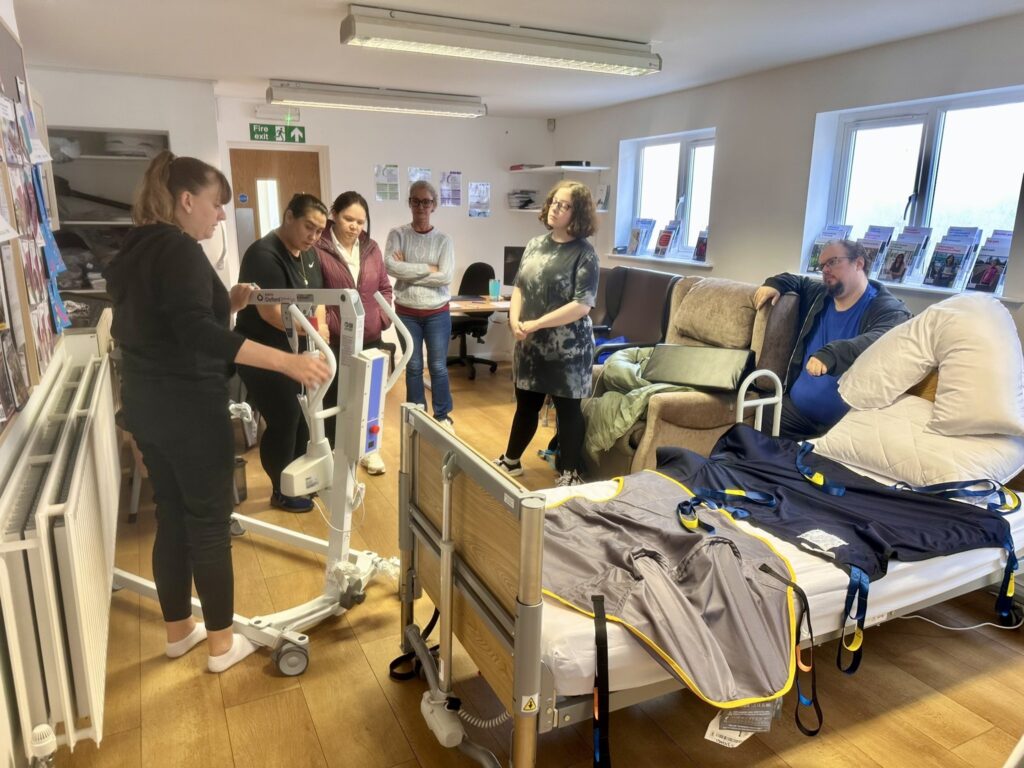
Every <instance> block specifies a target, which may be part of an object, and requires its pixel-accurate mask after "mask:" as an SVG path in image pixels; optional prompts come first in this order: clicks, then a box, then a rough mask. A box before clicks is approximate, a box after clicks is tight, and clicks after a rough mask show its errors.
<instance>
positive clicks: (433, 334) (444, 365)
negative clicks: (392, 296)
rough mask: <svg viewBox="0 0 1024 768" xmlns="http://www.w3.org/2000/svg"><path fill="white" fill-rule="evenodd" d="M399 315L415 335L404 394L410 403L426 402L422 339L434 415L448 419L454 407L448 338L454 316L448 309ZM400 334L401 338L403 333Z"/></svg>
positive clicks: (407, 368)
mask: <svg viewBox="0 0 1024 768" xmlns="http://www.w3.org/2000/svg"><path fill="white" fill-rule="evenodd" d="M399 317H401V318H402V322H403V323H405V327H406V328H408V329H409V334H410V335H411V336H412V357H410V358H409V364H408V365H407V366H406V367H405V390H406V391H405V398H406V400H408V401H409V402H410V403H417V404H419V405H423V406H426V404H427V398H426V394H425V392H424V387H423V343H424V342H426V344H427V366H428V368H429V369H430V394H431V398H430V399H431V402H432V404H433V406H434V418H435V419H437V420H438V421H440V420H441V419H445V418H447V417H448V414H449V413H451V410H452V390H451V386H450V385H449V383H448V340H449V339H450V338H451V336H452V316H451V314H449V313H448V312H447V311H445V312H438V313H437V314H436V315H428V316H427V317H411V316H409V315H402V314H400V315H399ZM398 338H399V340H401V339H402V337H401V335H399V337H398ZM403 347H404V342H403Z"/></svg>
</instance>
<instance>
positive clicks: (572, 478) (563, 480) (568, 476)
mask: <svg viewBox="0 0 1024 768" xmlns="http://www.w3.org/2000/svg"><path fill="white" fill-rule="evenodd" d="M584 482H585V481H584V479H583V478H582V477H580V475H579V473H578V472H576V471H575V470H573V471H569V470H566V471H565V472H563V473H562V474H561V475H559V477H558V482H556V483H555V487H556V488H568V487H569V486H572V485H583V483H584Z"/></svg>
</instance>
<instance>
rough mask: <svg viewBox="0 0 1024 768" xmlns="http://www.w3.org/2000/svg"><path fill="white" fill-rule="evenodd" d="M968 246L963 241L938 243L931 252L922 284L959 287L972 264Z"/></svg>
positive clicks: (968, 273)
mask: <svg viewBox="0 0 1024 768" xmlns="http://www.w3.org/2000/svg"><path fill="white" fill-rule="evenodd" d="M973 262H974V260H973V258H971V257H970V246H968V245H965V244H963V243H939V244H938V245H936V246H935V250H934V251H933V252H932V258H931V261H930V262H929V263H928V269H927V270H925V273H924V284H925V285H930V286H932V287H935V288H960V287H961V286H962V285H963V283H964V282H965V281H966V279H967V276H968V275H970V270H971V267H972V266H973Z"/></svg>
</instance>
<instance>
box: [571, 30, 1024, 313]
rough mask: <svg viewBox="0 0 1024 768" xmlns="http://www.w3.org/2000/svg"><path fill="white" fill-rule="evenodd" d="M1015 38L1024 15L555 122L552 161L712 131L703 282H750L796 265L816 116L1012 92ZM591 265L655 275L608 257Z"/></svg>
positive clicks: (605, 155) (1017, 77) (1023, 59)
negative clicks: (647, 139)
mask: <svg viewBox="0 0 1024 768" xmlns="http://www.w3.org/2000/svg"><path fill="white" fill-rule="evenodd" d="M1021 40H1024V15H1018V16H1012V17H1009V18H1005V19H999V20H996V21H993V22H987V23H984V24H978V25H973V26H970V27H963V28H960V29H957V30H953V31H950V32H944V33H940V34H935V35H928V36H925V37H919V38H915V39H912V40H905V41H902V42H899V43H894V44H890V45H884V46H879V47H876V48H871V49H867V50H864V51H858V52H855V53H850V54H844V55H841V56H835V57H832V58H828V59H820V60H817V61H812V62H807V63H804V64H797V65H793V66H788V67H784V68H780V69H776V70H771V71H768V72H762V73H758V74H754V75H749V76H747V77H742V78H737V79H734V80H728V81H725V82H721V83H716V84H713V85H709V86H705V87H702V88H695V89H692V90H688V91H681V92H678V93H673V94H669V95H667V96H661V97H657V98H653V99H646V100H643V101H637V102H633V103H630V104H624V105H621V106H618V107H613V108H609V109H603V110H598V111H594V112H590V113H586V114H581V115H574V116H571V117H565V118H561V119H560V120H559V121H558V129H557V131H556V132H555V154H556V155H559V156H560V155H563V154H566V155H570V154H571V155H573V156H574V157H582V158H590V159H592V160H595V161H601V162H602V163H603V164H610V165H612V166H616V165H617V159H618V146H619V141H620V140H622V139H630V138H637V137H643V136H652V135H657V134H664V133H672V132H676V131H687V130H694V129H698V128H709V127H713V128H715V129H716V148H715V169H714V180H713V187H712V199H711V220H710V225H709V226H710V231H711V234H710V237H709V240H708V259H709V260H710V261H712V262H713V264H714V269H713V271H712V272H711V273H710V274H712V275H714V276H715V277H725V278H731V279H734V280H744V281H751V282H753V281H760V280H761V279H763V278H764V277H766V276H768V275H771V274H775V273H777V272H782V271H787V270H793V271H795V270H796V269H797V268H798V267H799V262H800V254H801V246H802V243H803V237H804V216H805V208H806V204H807V193H808V179H809V173H810V163H811V148H812V142H813V137H814V126H815V117H816V115H817V114H818V113H819V112H828V111H832V110H837V109H847V108H852V107H862V106H869V105H875V104H885V103H890V102H899V101H906V100H911V99H921V98H929V97H935V96H942V95H947V94H955V93H961V92H970V91H978V90H987V89H994V88H1002V87H1007V86H1014V85H1020V84H1022V83H1024V46H1022V45H1021V44H1020V41H1021ZM610 173H611V175H612V176H613V178H612V189H615V179H614V174H615V171H614V170H613V171H611V172H610ZM613 203H614V201H613ZM612 221H613V217H611V216H609V217H608V219H607V221H606V222H603V223H606V224H607V229H605V230H604V231H602V232H600V233H599V234H598V236H597V239H596V243H597V245H598V250H599V252H600V253H602V254H610V253H611V249H612V247H613V246H614V245H615V244H616V243H615V242H614V232H612V231H611V224H612ZM1017 239H1024V233H1022V232H1018V235H1017ZM602 263H604V264H605V265H608V264H611V265H614V264H629V265H632V266H651V267H652V268H660V267H658V265H656V264H651V263H647V264H638V263H637V262H636V261H627V260H622V259H615V258H613V257H603V258H602ZM664 268H665V269H671V270H673V271H677V272H681V273H689V272H690V271H691V269H692V268H687V267H684V266H679V267H670V266H666V267H664ZM693 274H698V275H707V274H709V273H708V272H707V271H706V270H699V271H694V272H693ZM1014 275H1016V276H1017V280H1014V277H1013V276H1014ZM1011 281H1012V282H1011ZM1006 292H1007V294H1008V295H1014V296H1024V264H1014V265H1013V266H1012V267H1011V269H1010V271H1009V273H1008V274H1007V290H1006ZM901 297H902V298H904V300H905V301H907V303H908V304H910V305H911V307H912V308H915V309H918V310H919V309H921V308H923V306H925V305H926V304H927V303H928V300H927V299H924V298H922V297H921V296H919V295H910V294H904V295H902V296H901ZM1011 309H1012V308H1011ZM1017 316H1018V317H1020V314H1018V315H1017ZM1018 322H1019V321H1018Z"/></svg>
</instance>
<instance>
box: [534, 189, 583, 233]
mask: <svg viewBox="0 0 1024 768" xmlns="http://www.w3.org/2000/svg"><path fill="white" fill-rule="evenodd" d="M560 189H568V190H569V191H570V193H571V194H572V218H571V219H570V221H569V234H570V235H572V237H574V238H581V237H590V236H591V235H592V234H594V233H595V232H597V207H596V206H595V205H594V198H593V196H592V195H591V194H590V187H588V186H587V185H586V184H581V183H580V182H578V181H568V180H562V181H560V182H558V183H557V184H555V186H553V187H552V188H551V191H550V192H548V196H547V198H545V200H544V207H543V208H541V210H540V216H538V217H537V218H538V219H540V222H541V224H543V225H544V226H545V227H547V228H548V229H551V226H550V225H549V224H548V211H549V210H550V209H551V202H552V201H553V200H554V199H555V195H556V194H558V190H560Z"/></svg>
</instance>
